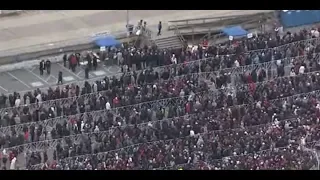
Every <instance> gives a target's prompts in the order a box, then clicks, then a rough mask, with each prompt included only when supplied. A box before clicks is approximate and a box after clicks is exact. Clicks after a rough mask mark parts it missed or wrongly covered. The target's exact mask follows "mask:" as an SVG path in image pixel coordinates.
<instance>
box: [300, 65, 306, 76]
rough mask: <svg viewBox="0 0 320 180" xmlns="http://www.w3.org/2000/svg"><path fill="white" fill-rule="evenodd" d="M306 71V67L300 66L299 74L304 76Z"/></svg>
mask: <svg viewBox="0 0 320 180" xmlns="http://www.w3.org/2000/svg"><path fill="white" fill-rule="evenodd" d="M304 71H305V67H304V66H300V68H299V74H303V73H304Z"/></svg>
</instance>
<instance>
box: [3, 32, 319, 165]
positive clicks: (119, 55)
mask: <svg viewBox="0 0 320 180" xmlns="http://www.w3.org/2000/svg"><path fill="white" fill-rule="evenodd" d="M318 42H319V39H318V38H316V37H314V36H313V35H312V33H311V32H310V31H309V30H302V31H300V32H297V33H290V32H288V33H286V34H285V35H284V36H280V35H278V34H273V33H270V34H260V35H258V36H254V37H252V38H251V39H241V40H237V41H234V42H228V43H226V44H222V45H218V46H212V47H208V48H206V49H205V48H202V47H201V46H200V45H199V46H197V47H190V48H186V49H174V50H159V49H157V48H156V47H152V48H144V49H138V48H134V47H122V48H121V49H109V50H107V51H106V52H105V54H99V56H100V59H101V60H102V61H103V60H104V59H105V58H106V57H110V58H115V59H116V60H117V61H118V62H119V65H122V67H123V72H122V73H121V75H120V76H118V77H116V76H113V77H105V78H103V79H101V80H94V81H90V80H87V81H85V82H80V83H78V84H75V83H73V84H69V85H60V86H57V87H51V88H49V89H47V90H40V89H37V90H35V91H34V92H27V93H25V94H22V93H18V92H14V93H13V94H10V95H2V96H0V106H1V109H0V117H1V119H0V126H1V127H0V148H1V149H2V153H1V157H0V158H1V159H2V162H1V163H2V166H3V169H7V167H9V168H10V169H17V168H19V169H20V168H21V169H30V170H40V169H41V170H47V169H57V170H94V169H99V170H108V169H121V170H122V169H123V170H125V169H128V170H129V169H211V170H220V169H310V168H311V167H314V166H317V163H318V161H317V158H316V157H315V155H314V154H312V153H310V152H309V151H308V152H307V151H304V148H305V147H308V148H313V146H314V144H315V143H316V142H317V141H318V140H319V136H320V131H318V129H319V118H320V99H319V97H320V96H319V92H320V85H319V84H320V83H319V81H320V61H319V56H318V55H319V53H320V44H319V43H318ZM90 56H91V54H89V55H87V56H86V57H88V58H90ZM101 56H104V57H101ZM18 156H19V157H21V156H22V157H23V158H22V159H25V160H24V161H25V163H22V162H19V161H18V160H17V157H18ZM20 159H21V158H20ZM23 166H25V167H23Z"/></svg>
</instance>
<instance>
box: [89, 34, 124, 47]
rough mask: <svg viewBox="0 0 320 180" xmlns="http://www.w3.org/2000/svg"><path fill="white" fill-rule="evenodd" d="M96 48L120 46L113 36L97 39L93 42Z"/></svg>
mask: <svg viewBox="0 0 320 180" xmlns="http://www.w3.org/2000/svg"><path fill="white" fill-rule="evenodd" d="M94 42H95V43H96V45H97V46H100V47H102V46H116V45H119V44H121V43H120V42H119V41H118V40H116V38H115V37H113V36H106V37H100V38H97V39H96V40H95V41H94Z"/></svg>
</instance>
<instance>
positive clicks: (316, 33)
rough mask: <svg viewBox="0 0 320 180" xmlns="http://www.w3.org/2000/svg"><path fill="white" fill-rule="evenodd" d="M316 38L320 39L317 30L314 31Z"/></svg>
mask: <svg viewBox="0 0 320 180" xmlns="http://www.w3.org/2000/svg"><path fill="white" fill-rule="evenodd" d="M314 36H315V37H316V38H318V37H319V31H317V30H315V31H314Z"/></svg>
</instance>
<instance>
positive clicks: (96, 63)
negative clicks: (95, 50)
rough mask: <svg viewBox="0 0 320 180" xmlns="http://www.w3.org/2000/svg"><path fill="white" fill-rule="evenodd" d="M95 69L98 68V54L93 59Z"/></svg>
mask: <svg viewBox="0 0 320 180" xmlns="http://www.w3.org/2000/svg"><path fill="white" fill-rule="evenodd" d="M92 65H93V69H94V70H97V66H98V58H97V57H96V56H93V61H92Z"/></svg>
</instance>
